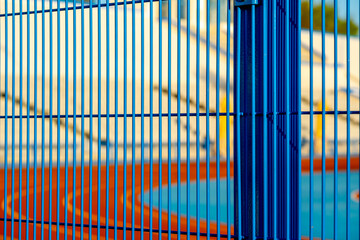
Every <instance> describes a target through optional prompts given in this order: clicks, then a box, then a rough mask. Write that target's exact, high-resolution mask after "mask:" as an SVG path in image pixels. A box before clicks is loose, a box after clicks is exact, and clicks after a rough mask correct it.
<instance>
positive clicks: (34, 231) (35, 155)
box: [4, 1, 38, 239]
mask: <svg viewBox="0 0 360 240" xmlns="http://www.w3.org/2000/svg"><path fill="white" fill-rule="evenodd" d="M6 2H7V1H6ZM34 8H35V9H37V1H34ZM5 26H6V25H5ZM5 32H6V28H5ZM34 32H37V15H35V16H34ZM6 49H7V48H6ZM34 52H37V34H34ZM5 54H6V56H7V52H5ZM5 66H6V64H5ZM6 70H7V67H5V76H7V74H6ZM37 77H38V76H37V56H35V55H34V79H37ZM6 83H7V82H6ZM5 92H6V93H5V95H6V96H5V98H7V87H6V85H5ZM6 103H7V101H6ZM6 106H7V105H5V109H7V108H6ZM34 112H37V81H34ZM6 115H7V112H5V116H6ZM5 122H6V123H7V121H5ZM6 123H5V127H6V126H7V125H6ZM5 136H7V127H6V128H5ZM5 139H6V138H5ZM34 142H35V143H37V120H35V119H34ZM6 145H7V142H5V146H6ZM5 152H6V151H5ZM5 159H7V154H6V155H5ZM34 159H37V149H36V148H34ZM5 169H6V167H5ZM34 169H37V161H34ZM34 183H37V171H34ZM5 186H6V181H5ZM5 189H6V187H5ZM36 193H37V184H34V196H33V204H34V208H33V211H34V212H33V216H34V219H35V220H36V212H37V211H36V205H37V194H36ZM5 201H6V196H5ZM5 212H6V209H5ZM33 227H34V229H33V239H36V226H35V225H34V226H33ZM4 235H5V236H6V233H5V234H4Z"/></svg>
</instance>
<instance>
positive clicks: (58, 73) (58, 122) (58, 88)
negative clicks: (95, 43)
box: [27, 0, 92, 240]
mask: <svg viewBox="0 0 360 240" xmlns="http://www.w3.org/2000/svg"><path fill="white" fill-rule="evenodd" d="M57 5H58V6H60V0H57ZM90 31H91V30H90ZM60 41H61V30H60V11H59V9H58V11H57V42H58V45H59V43H60ZM61 50H62V49H61V48H60V47H58V51H57V55H58V57H57V90H58V91H57V94H58V96H57V116H58V118H57V124H58V127H57V152H56V160H57V161H56V240H59V239H60V225H59V222H60V149H61V148H60V127H59V126H60V111H61V110H60V109H61V108H60V104H61V103H60V101H61V95H60V94H61V89H60V87H61V83H60V80H61V68H60V66H61ZM27 114H29V112H27ZM90 183H91V182H90ZM91 185H92V184H90V188H91ZM90 192H91V190H90ZM90 206H91V205H90ZM90 216H91V212H90ZM90 218H91V217H90Z"/></svg>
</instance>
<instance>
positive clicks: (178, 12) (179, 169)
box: [169, 0, 181, 239]
mask: <svg viewBox="0 0 360 240" xmlns="http://www.w3.org/2000/svg"><path fill="white" fill-rule="evenodd" d="M177 3H178V4H177V65H178V68H177V93H178V97H177V169H176V170H177V230H178V232H177V237H178V239H180V230H181V228H180V227H181V222H180V221H181V220H180V219H181V218H180V212H181V209H180V199H181V191H180V189H181V188H180V184H181V163H180V161H181V135H180V130H181V122H180V120H181V119H180V112H181V107H180V95H181V74H180V73H181V22H180V21H181V20H180V17H181V16H180V14H181V0H178V1H177ZM169 141H170V142H171V139H170V140H169Z"/></svg>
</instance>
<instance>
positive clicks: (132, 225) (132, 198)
mask: <svg viewBox="0 0 360 240" xmlns="http://www.w3.org/2000/svg"><path fill="white" fill-rule="evenodd" d="M134 2H135V0H132V4H133V5H132V39H133V41H132V46H131V47H132V79H135V77H136V72H135V70H136V64H135V53H136V50H135V49H136V47H135V43H136V41H135V39H136V37H135V36H136V35H135V28H136V24H135V23H136V22H135V4H134ZM160 2H161V1H160ZM159 11H160V12H161V8H160V10H159ZM160 56H161V55H160ZM135 82H136V81H132V94H131V95H132V101H131V104H132V114H131V117H132V125H131V126H132V129H131V130H132V139H135V138H136V135H135V124H136V123H135V109H136V106H135V94H136V85H135V84H136V83H135ZM99 136H100V135H99ZM99 139H100V138H99ZM131 153H132V156H131V158H132V167H131V190H132V194H131V206H135V194H134V192H135V162H136V161H135V141H132V152H131ZM159 199H161V198H159ZM159 202H161V201H159ZM134 226H135V208H131V239H132V240H134V239H135V229H134Z"/></svg>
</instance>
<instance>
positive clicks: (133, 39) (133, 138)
mask: <svg viewBox="0 0 360 240" xmlns="http://www.w3.org/2000/svg"><path fill="white" fill-rule="evenodd" d="M131 4H132V5H131V7H132V13H131V17H132V45H131V48H132V56H131V57H132V93H131V95H132V101H131V104H132V117H131V121H132V126H131V127H132V145H131V155H132V156H131V157H132V163H131V192H132V194H131V206H134V205H135V194H134V192H135V160H136V159H135V141H136V139H135V138H136V135H135V110H136V108H135V107H136V106H135V93H136V91H135V90H136V85H135V82H136V78H135V77H136V72H135V70H136V65H135V53H136V52H135V49H136V48H135V42H136V41H135V37H136V35H135V27H136V25H135V0H132V2H131ZM159 11H161V10H159ZM160 92H161V91H160ZM159 189H161V188H159ZM159 199H161V198H159ZM134 225H135V208H134V207H133V208H132V209H131V239H132V240H134V239H135V228H134Z"/></svg>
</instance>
